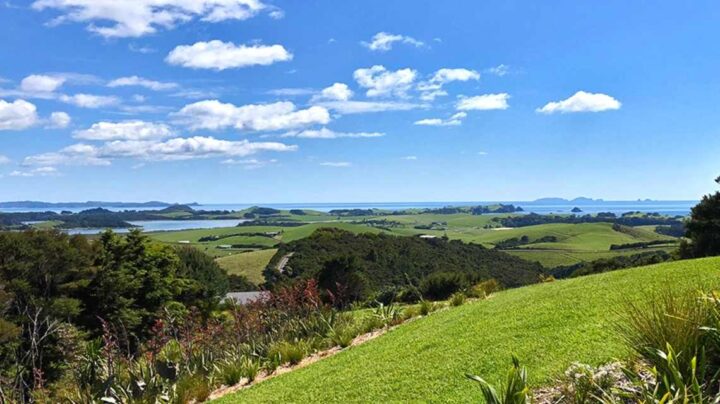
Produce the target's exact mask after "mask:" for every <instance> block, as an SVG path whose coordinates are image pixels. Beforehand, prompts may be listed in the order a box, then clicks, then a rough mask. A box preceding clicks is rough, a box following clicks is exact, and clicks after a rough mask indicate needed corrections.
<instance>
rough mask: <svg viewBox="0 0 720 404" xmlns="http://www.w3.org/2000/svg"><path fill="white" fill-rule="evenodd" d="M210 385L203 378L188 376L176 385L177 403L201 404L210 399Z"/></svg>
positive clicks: (175, 400)
mask: <svg viewBox="0 0 720 404" xmlns="http://www.w3.org/2000/svg"><path fill="white" fill-rule="evenodd" d="M210 393H211V391H210V385H209V384H208V382H207V379H205V378H204V377H203V376H199V375H193V376H186V377H183V378H181V379H180V380H178V382H177V384H175V397H174V398H175V399H174V400H173V402H175V403H178V404H179V403H189V402H192V401H195V402H198V403H201V402H203V401H206V400H207V399H208V397H210Z"/></svg>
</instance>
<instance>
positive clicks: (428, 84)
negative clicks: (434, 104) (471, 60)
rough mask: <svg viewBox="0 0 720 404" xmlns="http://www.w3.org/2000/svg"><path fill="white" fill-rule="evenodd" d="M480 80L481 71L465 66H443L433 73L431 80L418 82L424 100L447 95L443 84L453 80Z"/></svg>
mask: <svg viewBox="0 0 720 404" xmlns="http://www.w3.org/2000/svg"><path fill="white" fill-rule="evenodd" d="M469 80H480V73H478V72H477V71H475V70H470V69H463V68H452V69H451V68H442V69H440V70H438V71H436V72H435V74H433V76H432V77H431V78H430V80H428V81H425V82H422V83H420V84H418V87H417V88H418V90H420V91H421V94H420V99H422V100H423V101H433V100H435V98H437V97H441V96H445V95H447V94H448V93H447V91H445V90H443V86H444V85H445V84H447V83H451V82H453V81H469Z"/></svg>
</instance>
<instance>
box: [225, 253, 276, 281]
mask: <svg viewBox="0 0 720 404" xmlns="http://www.w3.org/2000/svg"><path fill="white" fill-rule="evenodd" d="M276 252H277V249H276V248H271V249H268V250H257V251H248V252H244V253H236V254H233V255H229V256H227V257H220V258H216V259H215V261H216V262H217V263H218V265H220V267H221V268H223V269H225V270H226V271H227V273H228V274H231V275H244V276H245V277H246V278H247V279H248V280H249V281H250V282H252V283H254V284H256V285H260V284H261V283H263V282H265V277H264V276H263V273H262V272H263V270H264V269H265V267H266V266H267V264H268V262H270V259H271V258H272V257H273V255H275V253H276Z"/></svg>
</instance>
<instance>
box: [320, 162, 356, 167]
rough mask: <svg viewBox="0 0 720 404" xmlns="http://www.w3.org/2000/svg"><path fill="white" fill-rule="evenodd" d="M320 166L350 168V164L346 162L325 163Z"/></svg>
mask: <svg viewBox="0 0 720 404" xmlns="http://www.w3.org/2000/svg"><path fill="white" fill-rule="evenodd" d="M320 165H321V166H325V167H350V166H351V165H352V163H350V162H347V161H325V162H322V163H320Z"/></svg>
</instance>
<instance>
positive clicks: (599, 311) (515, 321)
mask: <svg viewBox="0 0 720 404" xmlns="http://www.w3.org/2000/svg"><path fill="white" fill-rule="evenodd" d="M719 275H720V258H711V259H699V260H692V261H679V262H674V263H669V264H660V265H655V266H650V267H644V268H635V269H628V270H623V271H616V272H610V273H604V274H599V275H593V276H587V277H582V278H575V279H569V280H563V281H556V282H552V283H545V284H539V285H534V286H529V287H525V288H519V289H513V290H508V291H504V292H500V293H498V294H496V295H495V296H493V297H492V298H490V299H488V300H484V301H477V302H473V303H468V304H466V305H464V306H461V307H458V308H452V309H448V310H446V311H442V312H437V313H435V314H433V315H431V316H428V317H425V318H422V319H419V320H417V321H413V322H410V323H408V324H404V325H402V326H400V327H398V328H397V329H395V330H393V331H391V332H389V333H387V334H385V335H383V336H381V337H379V338H377V339H375V340H372V341H369V342H367V343H366V344H363V345H359V346H356V347H353V348H350V349H348V350H346V351H344V352H341V353H340V354H338V355H335V356H332V357H330V358H327V359H324V360H322V361H320V362H318V363H315V364H313V365H311V366H309V367H306V368H303V369H299V370H296V371H293V372H291V373H287V374H284V375H281V376H278V377H276V378H274V379H271V380H268V381H266V382H263V383H260V384H258V385H256V386H253V387H251V388H249V389H246V390H243V391H241V392H239V393H237V394H234V395H230V396H226V397H224V398H222V399H221V400H219V401H218V402H220V403H240V402H243V403H244V402H247V403H258V402H337V403H340V402H390V401H393V402H396V401H423V402H470V401H479V400H480V392H479V389H478V387H477V385H476V384H475V383H472V382H470V381H468V380H467V379H466V378H465V377H464V374H465V373H467V372H470V373H473V374H478V375H482V376H483V377H485V378H487V379H489V380H490V381H492V382H498V381H500V380H501V379H502V378H503V377H504V374H505V372H506V370H507V368H508V366H509V363H510V356H511V354H512V353H515V354H517V356H518V357H519V358H520V359H521V360H522V362H523V363H524V364H525V365H527V367H528V370H529V374H530V377H529V379H530V383H531V384H532V385H533V386H540V385H543V384H547V383H549V382H551V381H552V380H553V378H554V377H556V376H558V375H560V374H561V373H562V372H563V371H564V370H565V369H566V368H567V367H568V366H569V365H570V364H571V363H572V362H573V361H580V362H584V363H588V364H593V365H597V364H601V363H605V362H608V361H611V360H613V359H617V358H624V357H627V356H628V355H629V350H628V348H627V347H626V346H625V345H624V344H623V343H622V342H621V340H620V338H619V337H618V335H617V334H616V333H615V332H614V331H613V324H614V323H615V322H616V320H617V319H618V317H619V316H620V313H621V311H622V308H623V305H624V304H625V302H627V301H628V300H633V301H641V300H647V299H651V298H652V297H653V293H654V291H657V290H660V289H662V288H672V289H674V290H678V291H680V290H682V291H688V292H692V291H695V290H697V289H698V288H699V287H700V286H703V287H706V288H707V287H710V286H711V285H718V284H719V282H718V281H720V277H719Z"/></svg>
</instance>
